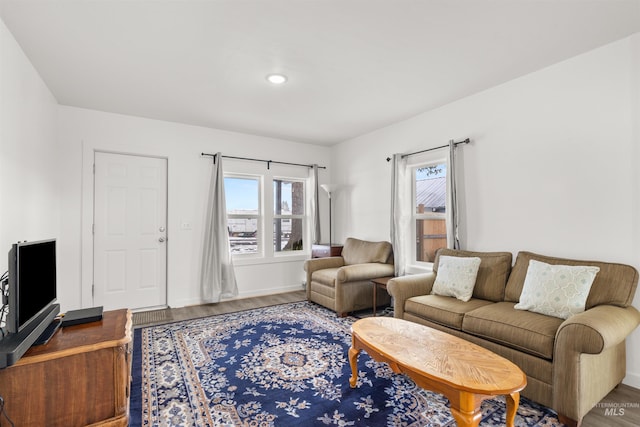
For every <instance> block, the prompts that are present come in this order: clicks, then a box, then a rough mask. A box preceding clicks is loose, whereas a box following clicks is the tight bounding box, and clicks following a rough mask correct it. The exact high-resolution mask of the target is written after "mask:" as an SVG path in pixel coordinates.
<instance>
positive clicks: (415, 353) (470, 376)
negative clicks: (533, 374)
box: [351, 317, 527, 395]
mask: <svg viewBox="0 0 640 427" xmlns="http://www.w3.org/2000/svg"><path fill="white" fill-rule="evenodd" d="M351 330H352V333H353V334H354V336H357V338H358V339H359V340H360V341H362V342H364V343H366V344H367V346H368V347H369V348H371V349H372V350H374V351H378V352H380V354H382V355H383V356H386V357H387V358H390V359H392V360H395V361H397V362H398V363H399V364H400V365H403V366H405V367H410V368H411V370H413V371H414V372H415V373H416V374H418V375H420V376H422V377H424V378H430V379H433V380H436V381H437V382H439V383H443V384H448V385H450V386H452V387H454V388H455V389H458V390H465V391H468V392H472V393H479V394H488V395H499V394H509V393H513V392H516V391H519V390H522V389H523V388H524V387H525V386H526V384H527V377H526V375H525V374H524V373H523V372H522V370H521V369H520V368H519V367H518V366H517V365H515V364H514V363H512V362H511V361H509V360H507V359H505V358H504V357H502V356H498V355H497V354H495V353H493V352H491V351H489V350H487V349H485V348H483V347H480V346H478V345H476V344H473V343H471V342H469V341H465V340H463V339H462V338H458V337H456V336H453V335H451V334H447V333H445V332H442V331H438V330H436V329H433V328H429V327H427V326H424V325H420V324H417V323H414V322H409V321H406V320H402V319H396V318H393V317H369V318H365V319H360V320H358V321H356V322H355V323H354V324H353V325H352V327H351Z"/></svg>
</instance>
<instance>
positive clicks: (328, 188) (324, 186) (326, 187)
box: [320, 184, 337, 198]
mask: <svg viewBox="0 0 640 427" xmlns="http://www.w3.org/2000/svg"><path fill="white" fill-rule="evenodd" d="M336 187H337V186H336V185H334V184H321V185H320V188H322V189H323V190H324V191H326V192H327V194H328V195H329V198H331V193H333V192H334V191H335V190H336Z"/></svg>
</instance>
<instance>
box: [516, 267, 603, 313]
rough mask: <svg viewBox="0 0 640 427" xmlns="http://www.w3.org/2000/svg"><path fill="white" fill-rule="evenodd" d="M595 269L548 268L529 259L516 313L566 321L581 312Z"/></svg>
mask: <svg viewBox="0 0 640 427" xmlns="http://www.w3.org/2000/svg"><path fill="white" fill-rule="evenodd" d="M598 271H600V268H599V267H590V266H586V265H585V266H583V265H552V264H547V263H545V262H540V261H536V260H535V259H532V260H530V261H529V268H528V269H527V275H526V277H525V279H524V286H523V288H522V294H520V302H518V303H517V304H516V305H515V308H516V309H517V310H528V311H533V312H536V313H540V314H546V315H547V316H554V317H559V318H560V319H568V318H569V317H570V316H573V315H574V314H578V313H582V312H583V311H584V305H585V303H586V302H587V296H588V295H589V290H590V289H591V284H592V283H593V279H595V277H596V274H597V273H598Z"/></svg>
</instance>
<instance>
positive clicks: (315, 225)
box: [309, 164, 320, 244]
mask: <svg viewBox="0 0 640 427" xmlns="http://www.w3.org/2000/svg"><path fill="white" fill-rule="evenodd" d="M309 173H310V175H311V176H310V178H311V179H310V184H311V185H309V187H310V188H309V200H311V206H310V208H311V212H310V216H311V241H312V242H313V243H314V244H318V243H320V210H319V209H318V206H320V204H319V197H320V195H319V194H318V165H316V164H314V165H313V166H312V167H311V171H310V172H309Z"/></svg>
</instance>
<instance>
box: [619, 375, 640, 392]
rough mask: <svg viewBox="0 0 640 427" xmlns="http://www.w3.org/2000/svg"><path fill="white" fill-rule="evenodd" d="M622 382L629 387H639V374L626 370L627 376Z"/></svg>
mask: <svg viewBox="0 0 640 427" xmlns="http://www.w3.org/2000/svg"><path fill="white" fill-rule="evenodd" d="M622 384H626V385H628V386H630V387H633V388H637V389H640V375H639V374H631V373H629V372H627V376H626V377H624V379H623V380H622Z"/></svg>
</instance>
